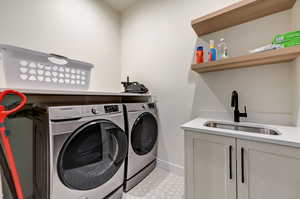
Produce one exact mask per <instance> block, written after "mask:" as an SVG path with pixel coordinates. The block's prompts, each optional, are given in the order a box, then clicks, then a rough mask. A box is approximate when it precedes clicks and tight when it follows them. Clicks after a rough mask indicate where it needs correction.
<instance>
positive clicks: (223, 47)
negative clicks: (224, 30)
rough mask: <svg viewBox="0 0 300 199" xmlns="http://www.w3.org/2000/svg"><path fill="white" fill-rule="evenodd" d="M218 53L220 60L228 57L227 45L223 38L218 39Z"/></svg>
mask: <svg viewBox="0 0 300 199" xmlns="http://www.w3.org/2000/svg"><path fill="white" fill-rule="evenodd" d="M218 54H219V59H220V60H222V59H226V58H228V47H227V44H226V43H225V39H224V38H221V39H220V44H219V45H218Z"/></svg>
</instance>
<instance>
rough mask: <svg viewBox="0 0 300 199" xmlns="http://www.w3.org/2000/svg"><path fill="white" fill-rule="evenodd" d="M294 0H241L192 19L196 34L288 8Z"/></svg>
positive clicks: (199, 34)
mask: <svg viewBox="0 0 300 199" xmlns="http://www.w3.org/2000/svg"><path fill="white" fill-rule="evenodd" d="M295 2H296V0H242V1H240V2H238V3H235V4H233V5H231V6H228V7H226V8H223V9H221V10H218V11H216V12H213V13H211V14H208V15H206V16H203V17H200V18H198V19H195V20H193V21H192V26H193V28H194V30H195V32H196V33H197V35H198V36H202V35H205V34H208V33H212V32H216V31H219V30H222V29H225V28H229V27H232V26H235V25H239V24H242V23H245V22H248V21H251V20H254V19H258V18H260V17H264V16H268V15H271V14H274V13H276V12H280V11H284V10H287V9H290V8H292V7H293V5H294V4H295Z"/></svg>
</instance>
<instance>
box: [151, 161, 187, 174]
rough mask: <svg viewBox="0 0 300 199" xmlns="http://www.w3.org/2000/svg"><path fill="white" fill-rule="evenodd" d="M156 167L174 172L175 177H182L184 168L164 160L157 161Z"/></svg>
mask: <svg viewBox="0 0 300 199" xmlns="http://www.w3.org/2000/svg"><path fill="white" fill-rule="evenodd" d="M157 167H158V168H161V169H164V170H167V171H171V172H174V173H176V174H177V175H180V176H184V167H182V166H180V165H177V164H174V163H171V162H168V161H165V160H160V159H157Z"/></svg>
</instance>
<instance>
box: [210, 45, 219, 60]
mask: <svg viewBox="0 0 300 199" xmlns="http://www.w3.org/2000/svg"><path fill="white" fill-rule="evenodd" d="M209 43H210V49H209V61H216V60H217V49H216V48H215V42H214V40H210V41H209Z"/></svg>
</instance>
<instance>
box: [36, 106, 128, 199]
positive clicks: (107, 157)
mask: <svg viewBox="0 0 300 199" xmlns="http://www.w3.org/2000/svg"><path fill="white" fill-rule="evenodd" d="M35 109H36V112H37V113H39V114H38V116H36V119H35V120H34V128H35V134H34V151H35V157H34V162H35V168H34V174H35V177H34V187H35V188H34V189H35V190H34V193H35V198H37V199H103V198H105V199H121V198H122V194H123V181H124V160H125V158H126V155H127V149H128V142H127V136H126V134H125V126H124V115H123V107H122V105H118V104H115V105H83V106H40V107H37V108H35Z"/></svg>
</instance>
